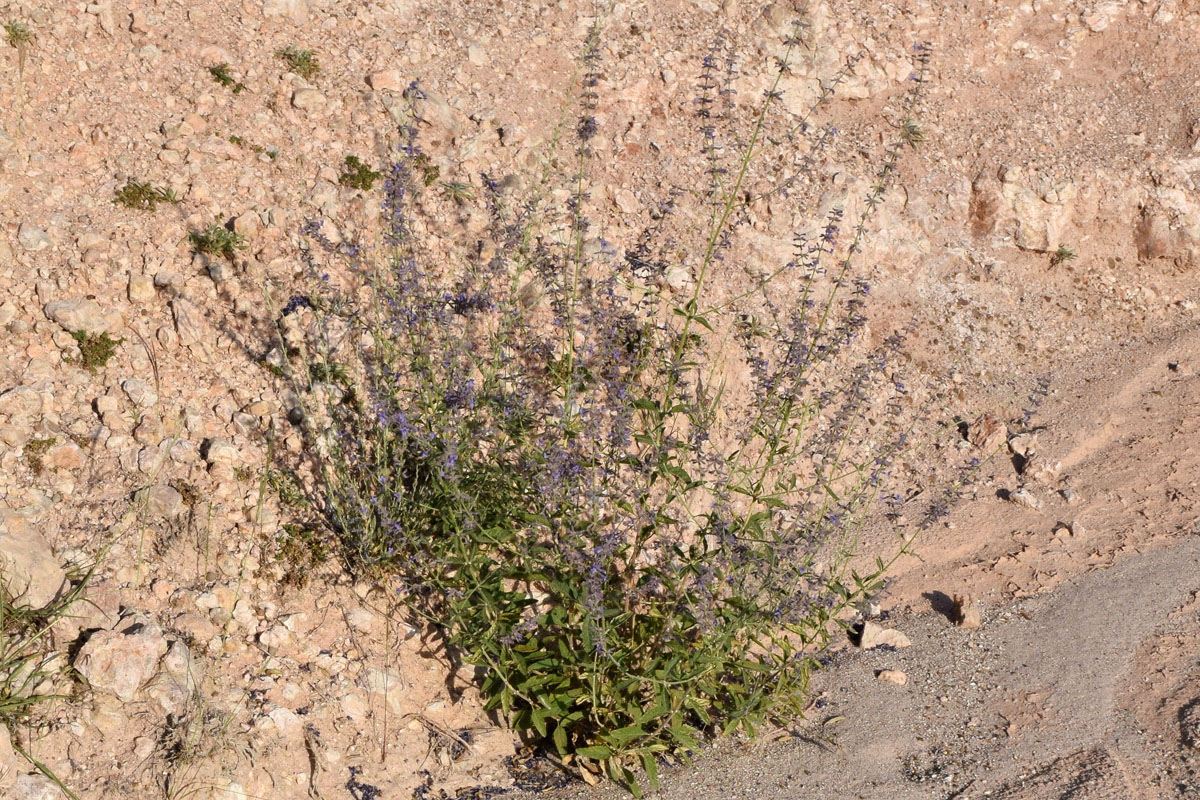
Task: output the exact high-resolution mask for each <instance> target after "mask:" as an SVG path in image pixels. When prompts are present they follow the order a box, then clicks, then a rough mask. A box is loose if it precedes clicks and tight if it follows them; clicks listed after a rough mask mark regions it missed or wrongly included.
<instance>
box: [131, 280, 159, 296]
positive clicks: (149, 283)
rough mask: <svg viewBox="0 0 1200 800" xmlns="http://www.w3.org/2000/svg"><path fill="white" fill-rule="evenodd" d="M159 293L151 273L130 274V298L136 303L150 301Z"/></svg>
mask: <svg viewBox="0 0 1200 800" xmlns="http://www.w3.org/2000/svg"><path fill="white" fill-rule="evenodd" d="M157 294H158V292H157V291H155V289H154V279H153V278H151V277H150V276H149V275H130V276H129V299H130V300H131V301H133V302H135V303H149V302H150V301H151V300H153V299H154V298H155V296H156V295H157Z"/></svg>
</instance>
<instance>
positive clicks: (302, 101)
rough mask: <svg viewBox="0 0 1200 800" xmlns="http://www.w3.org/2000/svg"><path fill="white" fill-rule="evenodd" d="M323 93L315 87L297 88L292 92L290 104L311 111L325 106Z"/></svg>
mask: <svg viewBox="0 0 1200 800" xmlns="http://www.w3.org/2000/svg"><path fill="white" fill-rule="evenodd" d="M325 103H326V100H325V95H323V94H321V93H320V92H318V91H317V90H316V89H307V88H306V89H297V90H296V91H294V92H292V105H294V106H295V107H296V108H298V109H300V110H301V111H307V112H309V113H312V112H314V111H320V110H321V109H323V108H325Z"/></svg>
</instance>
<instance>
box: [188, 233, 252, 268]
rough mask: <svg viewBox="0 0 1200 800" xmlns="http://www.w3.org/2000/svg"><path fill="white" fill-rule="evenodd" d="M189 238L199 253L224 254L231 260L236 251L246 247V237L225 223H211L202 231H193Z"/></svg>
mask: <svg viewBox="0 0 1200 800" xmlns="http://www.w3.org/2000/svg"><path fill="white" fill-rule="evenodd" d="M188 240H189V241H190V242H191V243H192V247H194V248H195V249H196V252H197V253H203V254H205V255H210V256H223V257H225V258H227V259H229V260H230V261H232V260H233V255H234V253H235V252H236V251H238V250H242V249H244V248H245V247H246V239H245V238H244V237H242V236H240V235H239V234H236V233H234V232H233V231H231V230H229V229H228V228H226V227H225V226H224V225H209V226H208V227H207V228H205V229H204V230H202V231H192V232H191V233H190V234H188Z"/></svg>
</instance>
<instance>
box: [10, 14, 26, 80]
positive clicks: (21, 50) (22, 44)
mask: <svg viewBox="0 0 1200 800" xmlns="http://www.w3.org/2000/svg"><path fill="white" fill-rule="evenodd" d="M4 39H5V41H7V42H8V44H9V46H10V47H15V48H17V79H18V81H23V80H24V79H25V58H26V56H27V55H28V53H29V45H30V43H32V42H33V31H32V30H30V28H29V26H28V25H26V24H25V23H23V22H17V21H16V20H10V21H9V22H6V23H4Z"/></svg>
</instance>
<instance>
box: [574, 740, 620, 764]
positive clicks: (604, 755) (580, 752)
mask: <svg viewBox="0 0 1200 800" xmlns="http://www.w3.org/2000/svg"><path fill="white" fill-rule="evenodd" d="M612 754H613V753H612V750H610V749H609V748H607V747H605V746H604V745H602V744H593V745H589V746H587V747H580V748H577V749H576V750H575V755H577V756H583V757H584V758H594V759H596V760H597V761H604V760H606V759H609V758H612Z"/></svg>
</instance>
